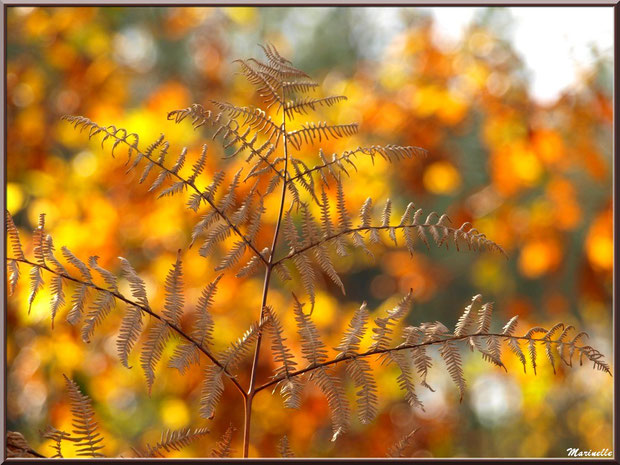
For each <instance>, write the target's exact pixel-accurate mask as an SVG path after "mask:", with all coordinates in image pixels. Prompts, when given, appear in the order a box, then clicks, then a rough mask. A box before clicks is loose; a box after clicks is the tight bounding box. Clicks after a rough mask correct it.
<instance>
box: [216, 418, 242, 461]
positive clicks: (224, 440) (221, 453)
mask: <svg viewBox="0 0 620 465" xmlns="http://www.w3.org/2000/svg"><path fill="white" fill-rule="evenodd" d="M235 431H236V428H234V427H233V426H232V425H230V426H229V427H228V428H227V429H226V432H224V435H223V436H222V437H221V438H220V440H219V441H218V442H217V444H216V445H215V447H214V448H213V451H211V457H219V458H224V457H230V456H231V454H232V453H233V450H232V448H231V443H232V435H233V433H234V432H235Z"/></svg>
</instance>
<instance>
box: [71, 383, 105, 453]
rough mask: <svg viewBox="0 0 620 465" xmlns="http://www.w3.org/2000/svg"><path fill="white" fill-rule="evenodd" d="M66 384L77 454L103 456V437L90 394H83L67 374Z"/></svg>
mask: <svg viewBox="0 0 620 465" xmlns="http://www.w3.org/2000/svg"><path fill="white" fill-rule="evenodd" d="M63 376H64V378H65V384H66V386H67V391H68V392H69V401H70V404H71V415H72V418H73V422H72V425H73V437H74V439H75V442H76V448H77V455H78V456H80V457H103V454H101V452H99V451H100V450H101V449H103V446H102V445H101V444H100V443H101V441H103V437H102V436H101V435H100V434H99V433H98V432H97V423H96V422H95V419H94V416H95V413H94V411H93V407H92V405H91V400H90V399H89V398H88V396H86V395H84V394H82V392H81V391H80V388H79V387H78V385H77V384H76V383H75V381H73V380H72V379H69V378H68V377H67V376H66V375H63Z"/></svg>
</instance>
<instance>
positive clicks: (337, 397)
mask: <svg viewBox="0 0 620 465" xmlns="http://www.w3.org/2000/svg"><path fill="white" fill-rule="evenodd" d="M314 380H315V382H316V384H317V385H318V386H319V388H320V389H321V391H322V392H323V394H324V395H325V397H326V398H327V405H328V407H329V411H330V412H331V417H332V429H333V433H334V434H333V435H332V442H334V441H336V439H338V436H340V435H341V434H343V433H345V432H346V431H347V427H348V425H349V404H348V402H347V398H346V395H345V393H344V389H343V387H342V383H341V382H340V380H339V379H338V378H337V377H335V376H331V375H330V374H329V373H328V372H327V370H326V369H325V368H324V367H319V368H317V369H316V370H315V372H314Z"/></svg>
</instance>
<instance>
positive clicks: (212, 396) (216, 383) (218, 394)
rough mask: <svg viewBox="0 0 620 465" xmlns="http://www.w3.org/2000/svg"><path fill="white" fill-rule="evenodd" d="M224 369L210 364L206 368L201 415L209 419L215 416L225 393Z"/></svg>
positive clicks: (201, 396) (201, 397)
mask: <svg viewBox="0 0 620 465" xmlns="http://www.w3.org/2000/svg"><path fill="white" fill-rule="evenodd" d="M222 376H223V371H222V370H221V369H220V368H219V367H216V366H213V365H210V366H208V367H207V368H206V369H205V374H204V380H203V384H202V393H201V395H200V416H201V417H202V418H206V419H207V420H212V419H213V418H214V417H215V408H216V407H217V404H219V402H220V399H221V398H222V394H223V393H224V380H223V379H222Z"/></svg>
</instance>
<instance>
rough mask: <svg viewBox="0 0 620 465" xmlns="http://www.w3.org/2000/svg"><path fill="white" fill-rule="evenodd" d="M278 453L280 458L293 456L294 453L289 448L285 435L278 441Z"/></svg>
mask: <svg viewBox="0 0 620 465" xmlns="http://www.w3.org/2000/svg"><path fill="white" fill-rule="evenodd" d="M278 453H279V454H280V457H282V458H293V457H295V454H293V451H292V450H291V446H290V445H289V443H288V438H287V437H286V435H284V436H282V439H280V441H279V442H278Z"/></svg>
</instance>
